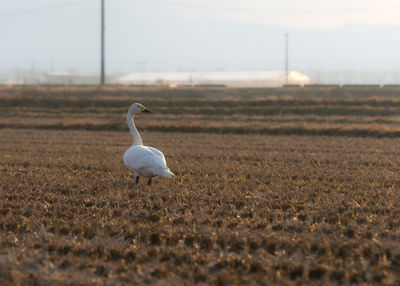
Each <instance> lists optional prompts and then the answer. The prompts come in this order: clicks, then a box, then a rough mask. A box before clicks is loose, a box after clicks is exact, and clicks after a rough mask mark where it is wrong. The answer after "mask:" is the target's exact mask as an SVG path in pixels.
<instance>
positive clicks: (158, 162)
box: [123, 103, 175, 186]
mask: <svg viewBox="0 0 400 286" xmlns="http://www.w3.org/2000/svg"><path fill="white" fill-rule="evenodd" d="M138 112H152V111H151V110H149V109H147V108H146V107H144V106H143V105H142V104H140V103H134V104H132V105H131V107H130V108H129V110H128V114H127V115H126V121H127V123H128V126H129V131H130V132H131V135H132V138H133V144H132V146H131V147H130V148H129V149H128V150H127V151H126V152H125V154H124V157H123V161H124V164H125V165H126V166H127V167H128V169H129V170H131V171H133V173H134V174H135V176H136V184H139V178H140V177H145V178H148V181H147V184H148V185H149V186H150V185H151V178H153V177H155V176H160V177H164V178H172V177H173V176H175V175H174V173H172V172H171V171H170V169H169V168H168V167H167V163H166V162H165V158H164V154H163V153H161V151H159V150H157V149H156V148H153V147H149V146H143V142H142V138H141V137H140V134H139V132H138V131H137V129H136V126H135V122H134V121H133V118H134V116H135V114H136V113H138Z"/></svg>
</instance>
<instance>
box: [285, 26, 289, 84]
mask: <svg viewBox="0 0 400 286" xmlns="http://www.w3.org/2000/svg"><path fill="white" fill-rule="evenodd" d="M285 80H286V84H289V34H288V33H286V34H285Z"/></svg>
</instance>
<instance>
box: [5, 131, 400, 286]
mask: <svg viewBox="0 0 400 286" xmlns="http://www.w3.org/2000/svg"><path fill="white" fill-rule="evenodd" d="M142 135H143V136H142V137H143V139H144V142H145V143H148V144H151V145H153V146H156V147H158V148H159V149H161V150H162V151H163V152H164V153H165V155H166V158H167V161H168V164H169V166H170V167H171V169H172V170H173V171H174V172H175V173H176V174H177V176H176V177H175V178H174V179H172V180H166V179H156V180H154V183H153V185H152V186H151V187H148V186H147V185H146V184H141V185H139V186H136V185H134V184H133V181H134V180H133V178H132V177H131V175H130V173H129V172H128V171H127V170H126V169H125V168H124V166H123V164H122V162H121V156H122V154H123V152H124V151H125V149H126V148H127V147H128V146H129V144H130V136H129V134H128V133H127V132H88V131H50V130H26V129H20V130H18V129H2V130H0V189H1V192H0V213H1V217H0V230H1V231H0V244H1V247H0V284H2V285H8V284H14V285H26V284H29V285H106V284H107V285H110V284H112V285H117V284H120V285H124V284H144V283H147V284H156V283H158V284H176V285H183V284H194V283H203V284H217V285H229V284H249V285H255V284H264V285H265V284H277V285H298V284H311V285H337V284H387V285H388V284H391V285H397V284H399V283H400V243H399V240H400V205H399V200H398V198H399V195H400V185H399V183H398V182H399V181H398V166H399V161H400V147H399V144H398V140H396V139H388V138H386V139H375V138H346V137H337V138H334V137H318V136H317V137H304V136H261V135H249V136H244V135H234V134H228V135H217V134H206V133H199V134H185V133H165V132H163V133H158V132H144V133H143V134H142Z"/></svg>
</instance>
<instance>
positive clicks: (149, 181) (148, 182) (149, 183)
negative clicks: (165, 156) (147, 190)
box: [147, 178, 151, 186]
mask: <svg viewBox="0 0 400 286" xmlns="http://www.w3.org/2000/svg"><path fill="white" fill-rule="evenodd" d="M147 184H148V185H149V186H150V185H151V178H150V179H149V180H148V181H147Z"/></svg>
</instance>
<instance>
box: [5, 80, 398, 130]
mask: <svg viewBox="0 0 400 286" xmlns="http://www.w3.org/2000/svg"><path fill="white" fill-rule="evenodd" d="M136 101H139V102H141V103H143V104H145V105H146V106H148V107H150V108H152V109H153V110H154V111H155V114H153V115H152V116H142V117H139V118H138V119H137V121H138V122H139V126H140V129H141V130H147V131H159V132H185V133H187V132H190V133H204V132H205V133H230V134H270V135H284V134H286V135H329V136H364V137H368V136H373V137H400V88H371V89H365V88H358V89H357V88H325V89H322V88H293V89H292V88H288V89H221V88H220V89H197V88H192V89H184V88H182V89H168V88H158V89H157V88H137V87H105V88H103V89H99V88H93V87H92V88H90V87H85V88H84V87H81V88H73V87H71V88H66V87H31V88H30V89H28V88H23V87H19V88H8V89H7V88H5V87H3V89H2V88H1V87H0V128H14V129H15V128H22V129H57V130H71V129H75V130H95V131H100V130H102V131H107V130H120V131H124V130H127V126H126V122H125V116H126V110H127V107H129V106H130V104H132V103H133V102H136Z"/></svg>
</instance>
